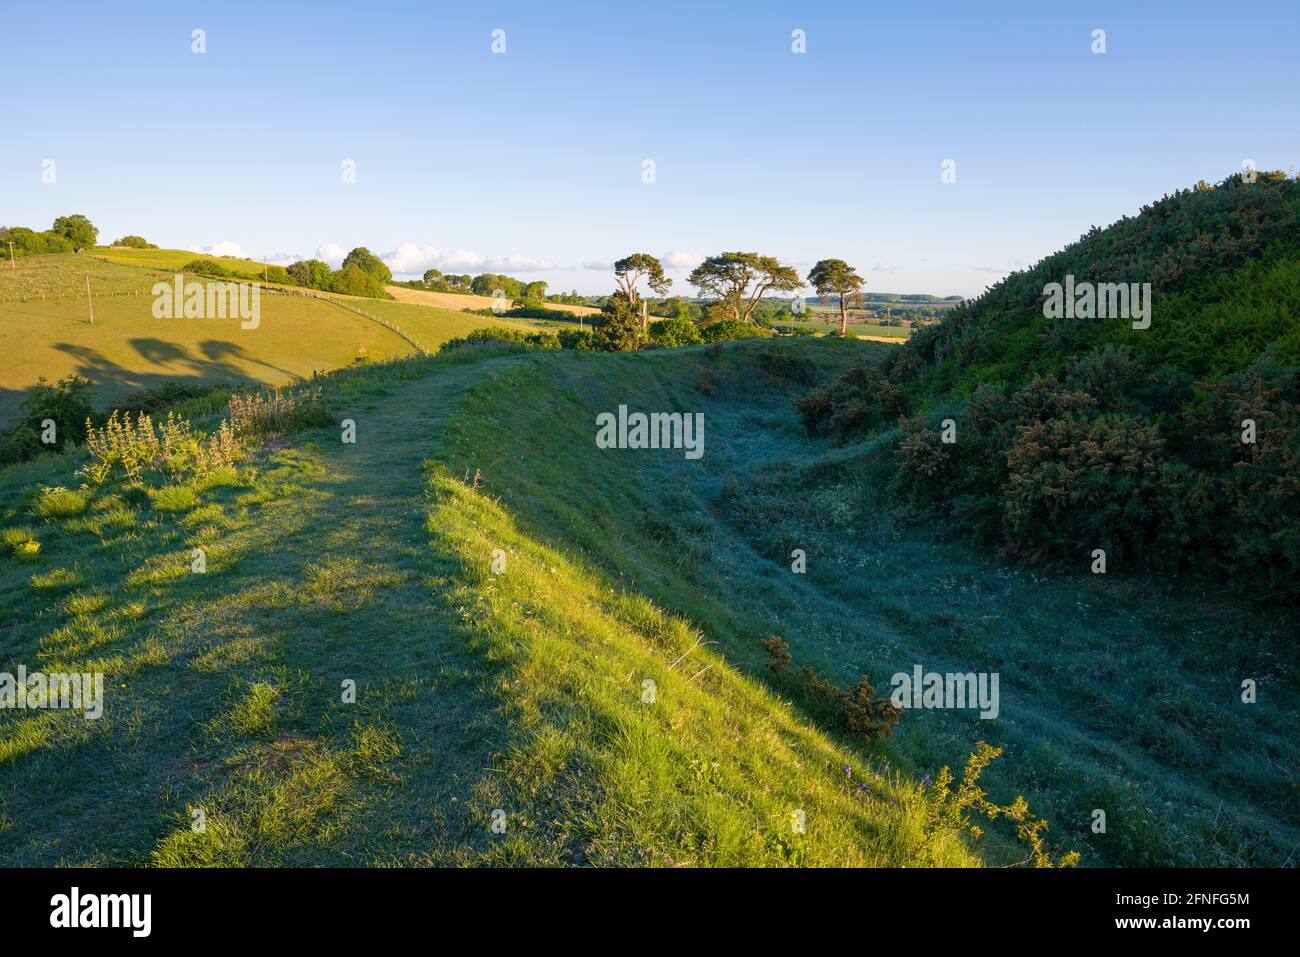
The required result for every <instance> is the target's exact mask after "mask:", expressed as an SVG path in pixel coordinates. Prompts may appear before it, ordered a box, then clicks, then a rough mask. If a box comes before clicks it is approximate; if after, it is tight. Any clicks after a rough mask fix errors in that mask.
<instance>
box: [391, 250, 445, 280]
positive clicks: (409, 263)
mask: <svg viewBox="0 0 1300 957" xmlns="http://www.w3.org/2000/svg"><path fill="white" fill-rule="evenodd" d="M382 258H383V260H384V262H385V263H386V264H387V266H388V268H389V269H391V270H392V271H393V272H395V273H420V274H423V273H424V271H425V270H426V269H433V268H435V267H436V266H437V264H438V261H439V260H440V259H441V258H442V251H441V250H439V249H438V248H437V247H436V246H417V245H415V243H402V244H401V245H400V246H398V247H397V248H396V249H395V250H393V251H392V252H391V253H388V254H387V255H385V256H384V257H382Z"/></svg>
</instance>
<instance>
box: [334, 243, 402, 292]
mask: <svg viewBox="0 0 1300 957" xmlns="http://www.w3.org/2000/svg"><path fill="white" fill-rule="evenodd" d="M349 266H356V267H357V268H358V269H360V270H361V271H362V272H364V273H366V274H367V275H370V276H373V277H374V278H375V279H377V280H378V281H379V283H380V285H384V284H386V283H390V282H392V281H393V273H392V271H391V270H390V269H389V268H388V267H387V266H386V265H384V261H383V260H382V259H380V258H379V257H378V256H376V255H375V254H374V253H372V252H371V251H370V250H369V249H367V248H366V247H365V246H358V247H357V248H356V249H354V250H352V252H350V253H348V255H347V258H345V259H344V260H343V269H347V268H348V267H349Z"/></svg>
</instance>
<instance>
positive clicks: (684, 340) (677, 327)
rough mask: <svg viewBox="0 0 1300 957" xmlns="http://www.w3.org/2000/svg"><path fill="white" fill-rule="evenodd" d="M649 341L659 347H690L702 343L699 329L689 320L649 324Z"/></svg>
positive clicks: (660, 321)
mask: <svg viewBox="0 0 1300 957" xmlns="http://www.w3.org/2000/svg"><path fill="white" fill-rule="evenodd" d="M650 341H651V342H655V343H657V344H659V345H661V346H667V347H670V348H671V347H673V346H691V345H695V344H697V343H700V342H703V341H704V337H703V336H701V335H700V330H699V327H698V326H696V325H695V323H693V322H691V321H690V320H689V319H682V318H676V319H660V320H658V321H656V322H652V323H650Z"/></svg>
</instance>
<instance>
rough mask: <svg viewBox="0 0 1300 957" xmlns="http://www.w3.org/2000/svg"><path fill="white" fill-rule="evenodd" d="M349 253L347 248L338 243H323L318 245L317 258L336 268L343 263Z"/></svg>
mask: <svg viewBox="0 0 1300 957" xmlns="http://www.w3.org/2000/svg"><path fill="white" fill-rule="evenodd" d="M347 254H348V253H347V250H346V249H344V248H343V247H342V246H340V245H339V244H338V243H321V244H320V245H319V246H317V247H316V258H317V259H319V260H321V261H322V262H327V263H329V264H330V265H331V266H333V267H334V268H335V269H338V267H339V266H341V265H342V264H343V258H344V257H345V256H347Z"/></svg>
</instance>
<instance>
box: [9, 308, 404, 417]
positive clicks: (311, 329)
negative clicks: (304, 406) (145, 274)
mask: <svg viewBox="0 0 1300 957" xmlns="http://www.w3.org/2000/svg"><path fill="white" fill-rule="evenodd" d="M152 303H153V300H152V298H151V297H150V296H147V295H143V296H132V295H124V296H103V297H96V300H95V323H94V325H91V324H90V323H89V322H88V321H87V318H86V316H85V314H84V310H85V302H84V300H83V301H81V302H77V301H76V300H68V299H61V300H60V299H51V300H46V301H44V302H30V303H13V304H7V305H0V354H3V355H4V356H5V357H6V358H5V362H4V365H3V371H2V372H0V421H2V420H3V419H4V418H7V417H8V416H10V415H12V414H13V413H14V411H15V410H16V409H17V406H18V403H19V402H21V401H22V399H23V397H24V395H25V394H26V390H27V389H29V388H30V387H31V386H32V385H34V384H35V382H36V380H37V378H38V377H40V376H44V377H45V378H46V379H47V380H49V381H54V380H57V379H59V378H62V377H63V376H66V375H71V374H73V373H77V374H79V375H83V376H85V377H86V378H88V379H90V381H91V382H92V383H94V384H95V386H96V396H97V399H98V401H99V402H101V403H104V404H107V403H109V402H111V401H113V400H115V399H120V398H122V397H124V396H126V395H127V394H129V393H131V392H134V391H136V390H139V389H143V388H148V387H150V386H156V385H157V384H158V383H160V382H162V381H165V380H168V379H174V380H177V381H190V382H206V383H217V382H237V381H245V382H252V383H259V384H264V385H284V384H285V383H288V382H292V381H294V380H296V379H300V378H309V377H310V376H311V374H312V373H313V372H315V371H321V372H324V371H328V370H332V369H337V368H339V367H340V366H345V365H348V364H349V363H351V362H352V361H353V358H354V357H355V356H356V354H357V350H358V348H359V347H361V346H365V347H366V349H367V351H368V353H369V355H370V356H371V357H372V358H382V357H390V356H400V355H406V354H408V353H410V352H411V351H412V348H411V346H410V345H408V344H407V343H406V342H405V340H403V339H402V338H401V337H400V336H398V335H396V334H395V333H393V332H392V331H390V330H388V329H385V328H384V327H383V326H381V325H379V324H378V323H374V322H370V321H368V320H366V319H365V318H363V317H361V316H358V315H356V314H354V313H350V312H348V311H347V310H344V309H339V308H336V307H334V306H330V305H328V304H327V303H323V302H318V301H316V300H312V299H306V298H300V297H290V296H275V295H266V294H264V295H263V296H262V297H261V312H262V316H261V323H260V325H259V326H258V327H257V328H255V329H241V328H240V325H239V321H238V320H237V319H225V320H222V319H217V320H206V319H155V318H154V317H153V315H152V312H151V309H152Z"/></svg>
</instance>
